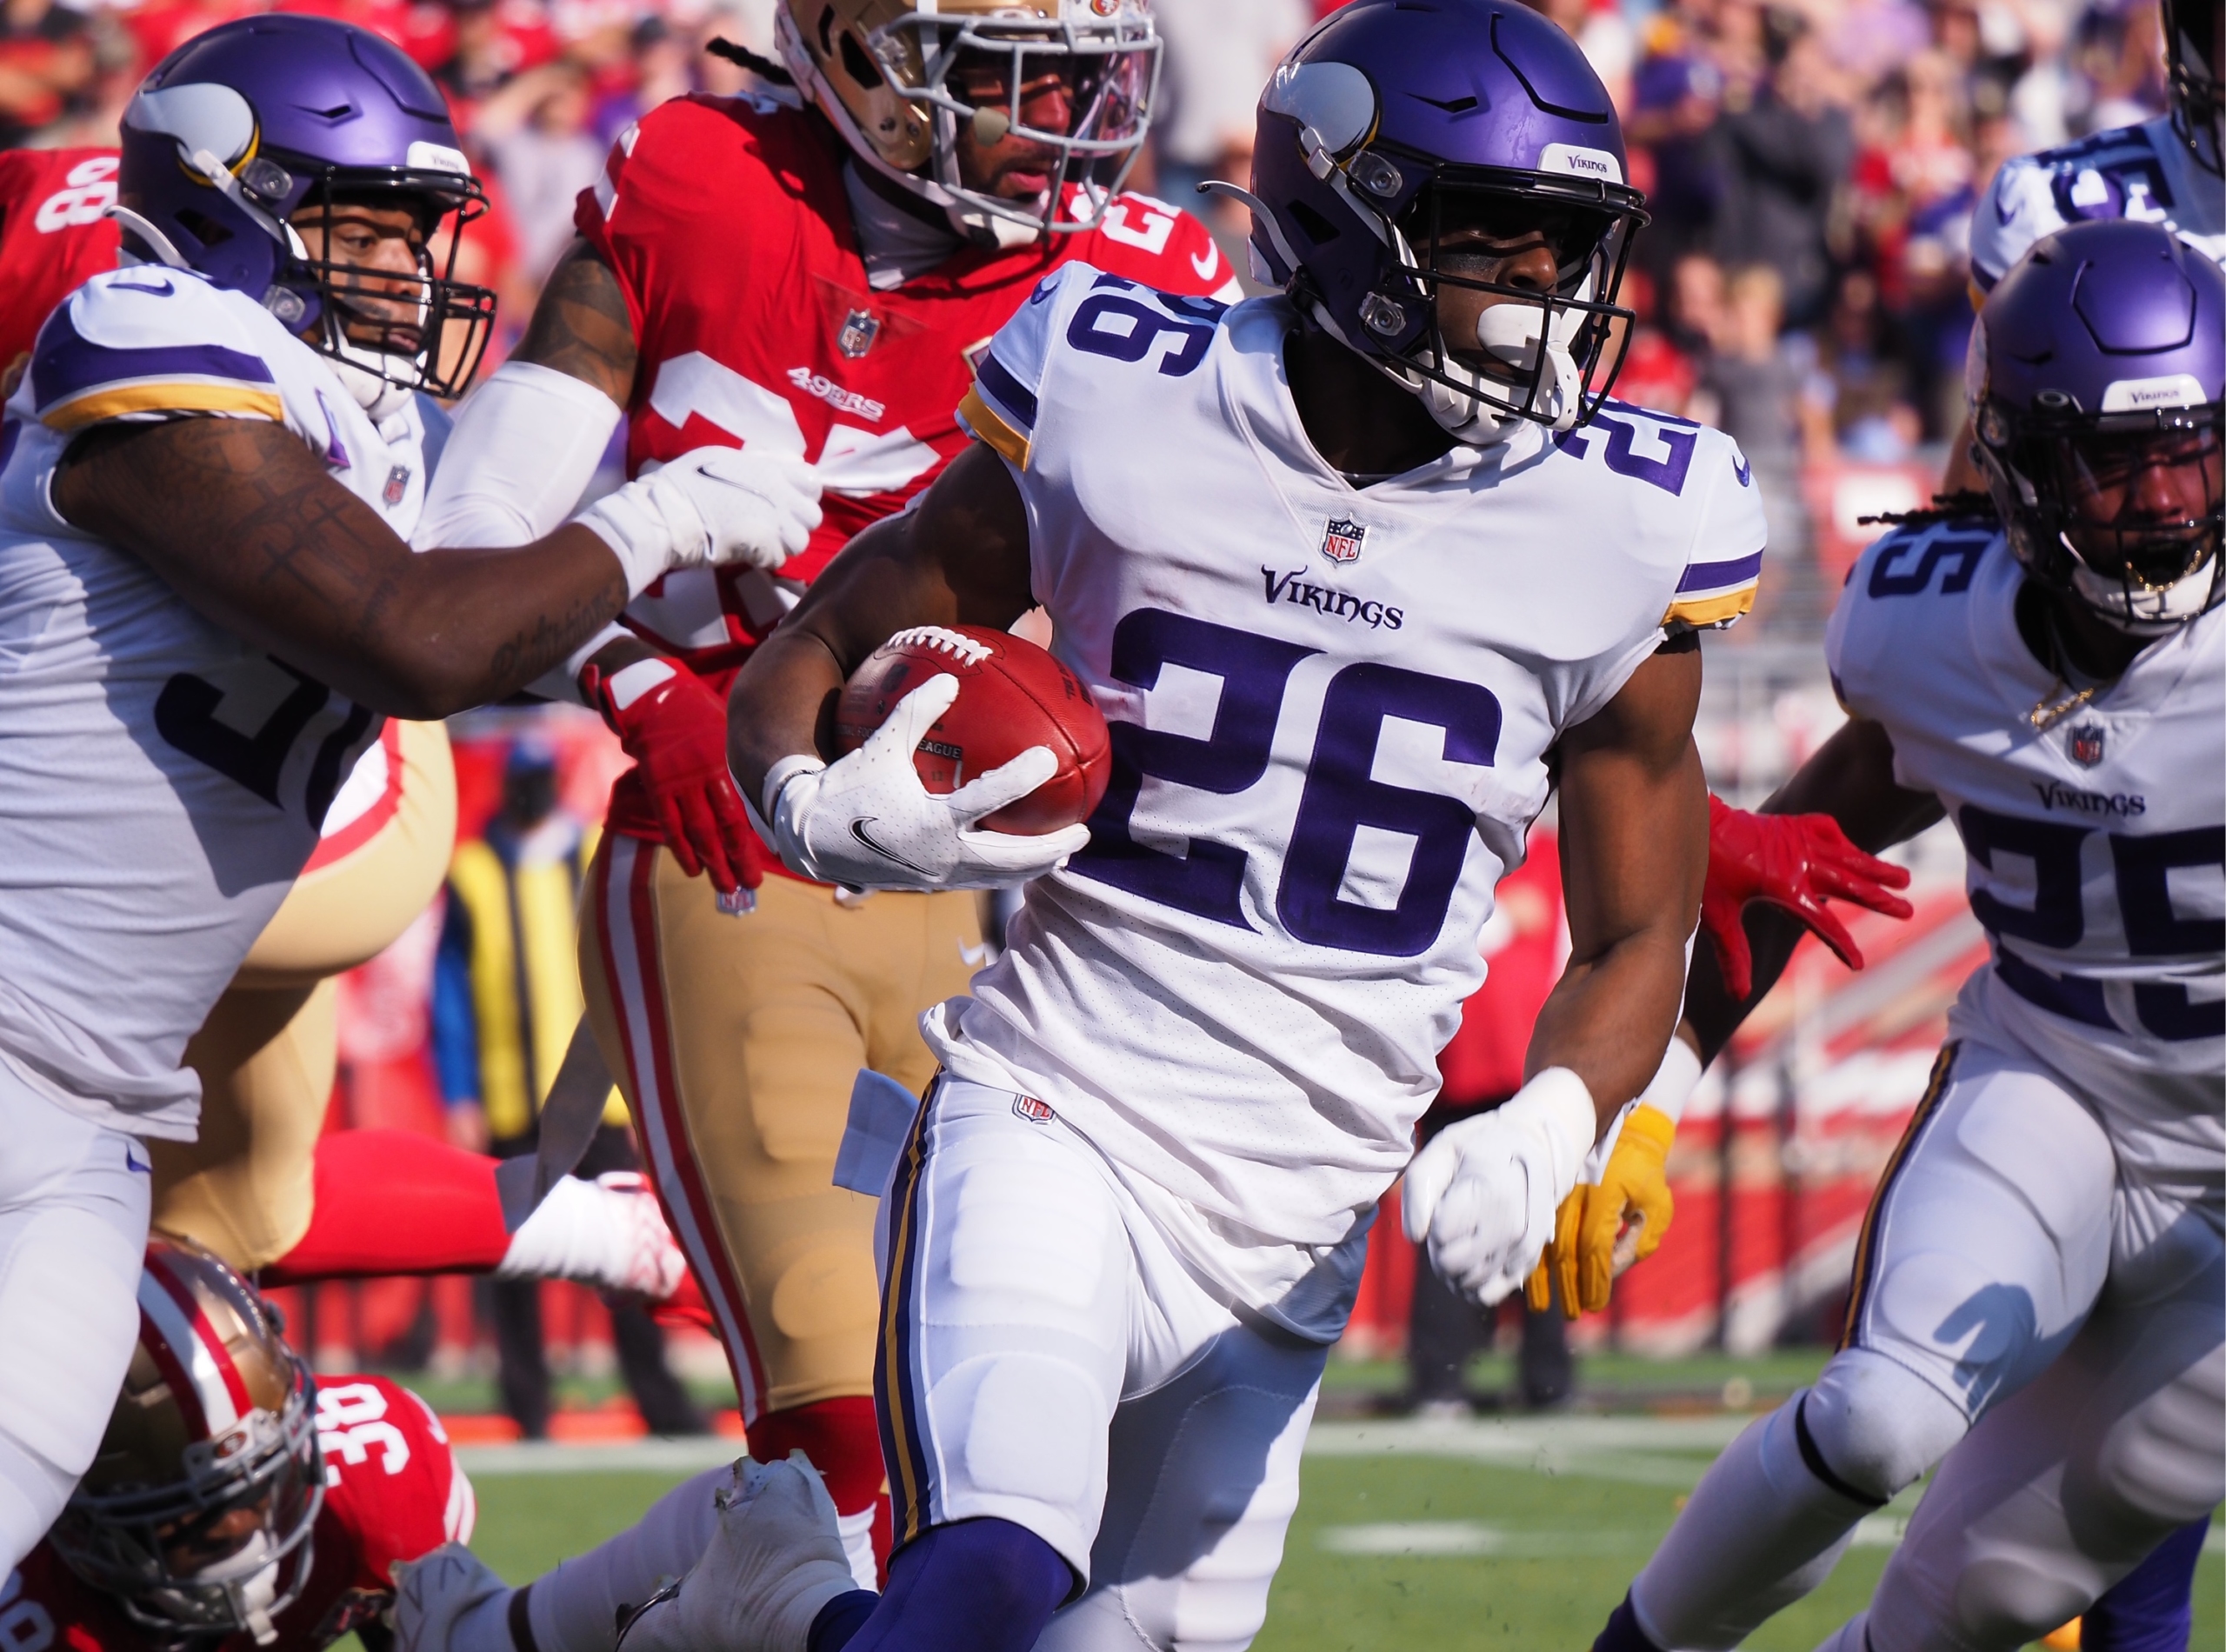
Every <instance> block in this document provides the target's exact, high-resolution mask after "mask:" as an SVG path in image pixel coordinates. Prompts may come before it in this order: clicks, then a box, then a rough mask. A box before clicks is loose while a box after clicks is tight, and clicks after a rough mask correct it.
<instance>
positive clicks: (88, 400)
mask: <svg viewBox="0 0 2226 1652" xmlns="http://www.w3.org/2000/svg"><path fill="white" fill-rule="evenodd" d="M134 413H217V414H222V415H223V416H227V417H230V418H251V419H269V420H270V421H271V422H272V423H284V421H285V417H286V406H285V403H283V402H282V401H280V400H279V397H278V392H277V390H272V389H270V388H269V387H268V386H264V387H263V388H261V389H257V388H256V387H255V386H252V385H248V384H191V383H188V384H178V383H168V384H160V383H158V384H109V385H103V386H102V387H101V388H100V389H98V390H88V391H86V392H85V393H84V394H83V396H74V397H72V398H71V399H70V400H69V401H67V402H63V403H58V404H57V405H56V406H53V407H50V408H49V409H47V410H46V411H45V412H43V413H42V414H40V415H39V420H40V423H43V424H44V425H45V426H46V427H47V429H49V430H82V429H83V427H84V426H86V425H88V424H97V423H100V422H101V421H102V420H103V419H118V418H125V417H128V416H130V415H131V414H134Z"/></svg>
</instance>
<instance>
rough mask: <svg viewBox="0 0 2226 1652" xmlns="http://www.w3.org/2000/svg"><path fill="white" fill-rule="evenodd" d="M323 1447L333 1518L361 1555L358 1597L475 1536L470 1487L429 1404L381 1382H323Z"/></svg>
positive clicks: (354, 1583) (356, 1565) (355, 1582)
mask: <svg viewBox="0 0 2226 1652" xmlns="http://www.w3.org/2000/svg"><path fill="white" fill-rule="evenodd" d="M317 1445H318V1447H319V1449H321V1450H322V1451H323V1453H324V1482H325V1491H324V1498H325V1509H326V1512H327V1513H328V1514H330V1515H331V1516H332V1517H333V1518H334V1520H335V1521H336V1522H337V1524H338V1526H339V1528H340V1529H341V1530H343V1532H344V1533H345V1534H346V1535H347V1541H348V1542H349V1544H350V1547H351V1549H353V1552H354V1560H353V1570H354V1576H353V1577H352V1578H351V1579H350V1585H349V1586H350V1588H351V1589H390V1588H392V1587H393V1577H392V1574H391V1572H390V1568H391V1567H392V1566H393V1564H394V1562H396V1561H398V1560H415V1559H417V1557H418V1556H419V1555H423V1554H425V1553H427V1552H428V1551H429V1550H431V1549H437V1548H439V1547H440V1546H441V1545H442V1544H443V1543H444V1542H449V1541H450V1540H451V1539H454V1540H455V1541H457V1542H463V1541H464V1540H465V1539H467V1538H469V1537H470V1535H471V1525H472V1520H473V1516H474V1515H475V1514H476V1513H477V1508H476V1505H475V1504H474V1502H473V1500H472V1495H471V1482H470V1481H469V1480H467V1479H465V1478H464V1475H463V1469H459V1468H457V1464H456V1458H455V1456H454V1455H452V1454H451V1453H450V1449H449V1439H448V1436H447V1435H446V1434H445V1433H443V1431H442V1429H441V1425H440V1422H439V1420H438V1419H437V1418H436V1417H435V1416H433V1413H432V1411H431V1410H430V1409H429V1408H428V1407H427V1406H426V1404H425V1402H423V1400H421V1399H419V1398H418V1397H417V1396H416V1395H414V1394H412V1393H411V1392H410V1390H409V1389H405V1388H402V1387H400V1386H398V1385H397V1384H396V1383H393V1382H388V1381H387V1379H386V1378H384V1377H383V1376H338V1377H329V1378H324V1379H322V1380H320V1381H319V1382H318V1383H317Z"/></svg>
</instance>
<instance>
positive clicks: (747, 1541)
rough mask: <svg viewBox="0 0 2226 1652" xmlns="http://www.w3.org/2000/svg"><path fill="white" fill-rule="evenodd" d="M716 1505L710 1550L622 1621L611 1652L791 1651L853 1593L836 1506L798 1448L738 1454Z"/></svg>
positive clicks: (854, 1586)
mask: <svg viewBox="0 0 2226 1652" xmlns="http://www.w3.org/2000/svg"><path fill="white" fill-rule="evenodd" d="M714 1502H715V1503H716V1507H717V1510H718V1526H717V1529H716V1530H715V1531H714V1532H713V1533H712V1534H711V1542H710V1547H709V1548H708V1549H705V1550H704V1551H703V1559H701V1560H699V1561H697V1562H696V1564H695V1566H694V1567H693V1568H692V1569H690V1571H689V1572H688V1574H687V1575H685V1576H683V1578H682V1579H681V1580H680V1581H679V1582H678V1583H676V1584H675V1585H673V1586H671V1587H670V1588H668V1589H663V1590H662V1591H660V1592H659V1593H658V1594H657V1595H654V1596H652V1597H651V1599H650V1602H649V1603H648V1604H647V1605H645V1606H644V1607H643V1609H641V1610H640V1611H639V1612H637V1613H636V1614H635V1615H634V1616H633V1617H632V1618H631V1619H630V1620H629V1621H628V1622H627V1624H626V1627H625V1629H624V1630H623V1632H622V1633H621V1634H620V1635H619V1637H618V1648H619V1652H708V1649H711V1648H717V1649H719V1652H798V1649H801V1648H802V1647H803V1645H804V1643H805V1642H806V1641H807V1640H808V1639H809V1637H810V1634H811V1626H812V1622H813V1620H815V1619H816V1617H817V1616H818V1615H819V1614H820V1612H821V1611H822V1610H823V1609H825V1607H826V1605H827V1602H830V1601H831V1600H833V1599H835V1598H836V1596H837V1595H847V1594H849V1593H850V1591H851V1590H853V1589H856V1588H857V1586H858V1585H857V1581H856V1579H855V1578H853V1577H852V1576H851V1575H850V1561H849V1560H848V1559H847V1558H846V1557H845V1556H844V1555H843V1533H842V1529H841V1528H840V1527H838V1526H837V1525H836V1521H835V1504H834V1502H833V1500H832V1499H830V1497H829V1496H828V1495H827V1488H826V1486H825V1485H824V1484H823V1483H822V1482H821V1481H820V1478H819V1473H818V1470H816V1469H814V1468H813V1467H812V1466H811V1462H810V1459H809V1458H807V1457H806V1456H805V1455H804V1454H803V1452H801V1451H792V1452H790V1454H789V1455H788V1456H787V1457H786V1458H785V1459H783V1461H780V1462H755V1461H753V1460H752V1459H750V1458H749V1457H743V1458H742V1459H741V1460H740V1461H739V1462H736V1464H735V1465H734V1478H733V1479H732V1480H731V1481H730V1482H728V1483H727V1484H725V1485H723V1486H722V1487H720V1488H719V1489H718V1491H717V1492H716V1494H715V1496H714Z"/></svg>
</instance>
